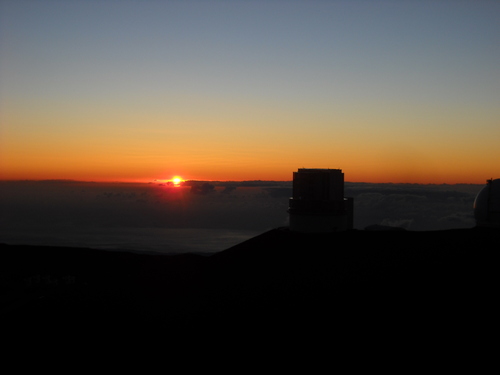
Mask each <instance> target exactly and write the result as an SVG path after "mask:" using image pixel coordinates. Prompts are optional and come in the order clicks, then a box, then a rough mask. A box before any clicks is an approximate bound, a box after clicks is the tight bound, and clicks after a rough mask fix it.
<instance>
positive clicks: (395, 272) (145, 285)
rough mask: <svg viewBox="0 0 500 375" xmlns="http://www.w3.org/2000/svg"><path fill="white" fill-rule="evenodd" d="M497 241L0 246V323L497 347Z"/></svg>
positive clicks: (392, 235) (440, 236)
mask: <svg viewBox="0 0 500 375" xmlns="http://www.w3.org/2000/svg"><path fill="white" fill-rule="evenodd" d="M499 240H500V233H499V232H498V230H491V229H482V228H472V229H460V230H448V231H437V232H409V231H374V232H372V231H358V230H353V231H348V232H343V233H336V234H325V235H309V234H297V233H291V232H289V231H288V230H286V229H275V230H271V231H269V232H266V233H264V234H262V235H260V236H257V237H255V238H252V239H250V240H248V241H246V242H243V243H241V244H239V245H237V246H234V247H232V248H230V249H228V250H226V251H223V252H220V253H217V254H215V255H213V256H208V257H207V256H200V255H176V256H167V255H148V254H137V253H128V252H116V251H103V250H92V249H81V248H58V247H33V246H11V245H0V276H1V279H0V287H1V299H0V313H1V321H2V326H3V332H4V333H5V332H10V333H13V334H14V335H23V337H31V336H36V335H40V334H47V333H48V334H50V335H59V334H61V335H66V336H67V337H73V338H74V337H81V336H82V335H94V337H102V336H106V335H108V336H113V337H115V335H117V334H120V335H122V336H132V335H136V334H137V335H145V336H148V335H152V336H157V337H163V339H164V340H170V339H172V338H173V337H177V336H176V335H181V336H184V337H185V336H189V335H190V336H191V337H195V335H205V334H210V335H217V336H220V335H234V336H239V337H240V338H242V337H246V336H248V335H254V336H255V335H262V336H261V337H266V339H265V340H264V341H266V340H272V337H274V338H275V339H276V338H280V339H281V340H286V339H285V337H288V338H290V339H291V340H293V338H294V337H298V336H301V337H303V335H316V336H317V335H321V336H322V337H323V339H324V340H327V341H332V340H333V341H340V342H342V343H343V344H345V345H347V342H348V341H347V340H350V341H365V340H371V342H379V341H380V342H382V341H383V340H382V339H384V340H386V339H388V338H390V339H391V340H393V341H395V342H396V343H399V342H401V343H402V344H401V345H404V344H403V343H404V342H406V341H405V340H410V341H413V340H416V339H417V338H423V337H427V342H428V343H430V342H434V343H435V342H441V341H442V342H443V345H448V344H445V342H447V343H449V342H453V341H454V342H457V340H458V342H464V345H465V341H466V342H467V343H468V344H467V345H470V344H471V342H484V341H482V340H484V339H486V338H487V337H488V336H493V335H494V334H493V321H495V322H496V320H497V313H496V312H497V311H498V310H497V308H496V304H497V300H498V285H497V282H495V281H494V279H495V280H496V277H494V276H495V275H496V273H497V268H498V262H497V252H498V250H499V245H498V244H499V243H500V241H499ZM495 325H496V323H495ZM211 337H215V336H211ZM311 337H312V336H311ZM431 338H432V339H431ZM490 338H491V337H490ZM440 340H441V341H440ZM445 340H446V341H445ZM471 340H472V341H471Z"/></svg>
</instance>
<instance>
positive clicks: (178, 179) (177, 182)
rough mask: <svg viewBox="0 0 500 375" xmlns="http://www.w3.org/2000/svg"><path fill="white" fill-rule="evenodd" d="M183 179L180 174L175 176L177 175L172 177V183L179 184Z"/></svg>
mask: <svg viewBox="0 0 500 375" xmlns="http://www.w3.org/2000/svg"><path fill="white" fill-rule="evenodd" d="M182 181H183V180H182V178H181V177H179V176H175V177H173V178H172V183H173V184H174V185H179V184H180V183H181V182H182Z"/></svg>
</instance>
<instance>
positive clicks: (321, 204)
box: [288, 168, 353, 233]
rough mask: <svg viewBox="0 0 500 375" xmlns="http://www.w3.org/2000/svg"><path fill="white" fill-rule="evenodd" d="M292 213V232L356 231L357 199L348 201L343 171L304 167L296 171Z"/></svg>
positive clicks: (290, 203)
mask: <svg viewBox="0 0 500 375" xmlns="http://www.w3.org/2000/svg"><path fill="white" fill-rule="evenodd" d="M288 213H289V218H290V230H292V231H296V232H310V233H322V232H336V231H341V230H347V229H352V227H353V199H352V198H344V173H342V170H341V169H309V168H300V169H299V170H298V171H297V172H293V196H292V198H290V200H289V207H288Z"/></svg>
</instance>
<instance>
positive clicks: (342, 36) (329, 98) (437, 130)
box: [0, 0, 500, 183]
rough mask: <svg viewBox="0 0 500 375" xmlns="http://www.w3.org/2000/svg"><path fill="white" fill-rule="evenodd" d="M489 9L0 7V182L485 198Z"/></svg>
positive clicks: (491, 139)
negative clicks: (427, 191)
mask: <svg viewBox="0 0 500 375" xmlns="http://www.w3.org/2000/svg"><path fill="white" fill-rule="evenodd" d="M499 146H500V2H498V1H458V0H457V1H273V0H271V1H147V0H146V1H126V0H125V1H106V0H104V1H103V0H100V1H98V0H95V1H92V0H91V1H83V0H82V1H76V0H74V1H72V0H64V1H62V0H61V1H24V0H15V1H5V0H0V179H77V180H94V181H106V180H107V181H151V180H154V179H170V178H171V177H172V176H173V175H180V176H182V177H183V178H185V179H207V180H254V179H261V180H290V179H291V178H292V172H293V171H294V170H297V168H300V167H308V168H341V169H343V171H344V173H345V178H346V180H347V181H358V182H361V181H365V182H415V183H462V182H466V183H484V181H485V179H486V178H490V177H493V178H498V177H499V175H498V172H499V161H500V147H499Z"/></svg>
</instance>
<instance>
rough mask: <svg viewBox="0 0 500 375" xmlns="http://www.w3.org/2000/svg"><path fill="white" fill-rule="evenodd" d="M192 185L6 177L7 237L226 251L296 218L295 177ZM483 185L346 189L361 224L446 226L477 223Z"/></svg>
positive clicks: (2, 190)
mask: <svg viewBox="0 0 500 375" xmlns="http://www.w3.org/2000/svg"><path fill="white" fill-rule="evenodd" d="M192 185H193V184H191V185H186V186H182V187H169V186H164V185H161V184H120V183H89V182H75V181H40V182H35V181H3V182H0V225H1V228H2V229H1V230H0V241H3V242H8V241H9V239H10V241H11V242H12V241H13V238H16V239H17V240H16V241H17V242H22V240H23V238H25V239H26V240H27V239H28V238H31V239H33V238H39V239H40V238H41V237H43V238H45V242H50V240H47V238H52V241H55V242H57V241H60V240H61V238H64V237H65V236H66V237H67V238H68V240H71V241H72V242H71V241H70V242H71V243H72V244H74V245H78V241H82V242H85V240H84V237H85V236H83V235H82V233H90V234H92V235H94V237H95V238H94V237H92V238H93V239H89V238H90V237H88V238H87V240H86V241H87V242H86V243H87V244H88V243H89V242H91V243H94V244H95V243H97V242H99V241H101V242H102V244H101V245H100V246H98V247H106V245H105V244H106V243H107V244H108V245H109V244H112V243H114V244H115V245H109V246H108V247H113V246H115V247H120V246H122V247H123V246H125V245H126V243H127V241H128V242H129V243H135V245H134V246H132V247H134V248H141V244H142V246H143V247H144V248H146V247H148V248H154V247H155V246H154V242H156V243H160V242H161V243H162V246H163V247H164V248H168V246H167V244H166V242H165V241H164V240H162V239H164V237H170V241H171V243H174V245H175V246H177V248H184V249H189V248H191V249H194V248H195V247H196V248H198V249H200V248H203V246H204V245H203V244H204V243H205V244H206V246H207V247H210V246H211V248H212V249H220V250H223V249H224V248H223V246H226V247H228V246H230V245H232V244H236V243H238V242H240V241H242V240H244V239H246V238H247V237H251V236H253V235H255V234H258V233H261V232H264V231H266V230H269V229H272V228H276V227H280V226H286V225H287V224H288V214H287V212H286V210H287V208H288V198H289V197H290V196H291V194H292V188H291V182H279V181H278V182H273V181H271V182H269V181H247V182H210V183H200V185H197V186H196V187H193V186H192ZM481 188H482V186H481V185H417V184H364V183H346V185H345V194H346V196H351V197H353V198H354V218H355V219H354V226H355V228H356V229H364V228H365V227H367V226H369V225H374V224H380V225H389V226H398V227H403V228H405V229H409V230H442V229H451V228H466V227H473V226H474V225H475V222H474V218H473V211H472V206H473V202H474V198H475V196H476V194H477V193H478V192H479V191H480V190H481ZM78 233H80V237H78ZM120 233H121V237H120ZM36 235H38V237H36ZM78 238H80V239H78ZM96 238H98V240H96ZM228 238H230V239H232V240H228ZM33 241H35V242H36V240H33ZM40 241H42V240H41V239H40ZM162 241H163V242H162ZM218 241H219V242H218ZM231 241H233V242H234V243H233V242H231ZM210 243H212V245H209V244H210ZM146 245H147V246H146ZM221 247H222V248H221Z"/></svg>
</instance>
